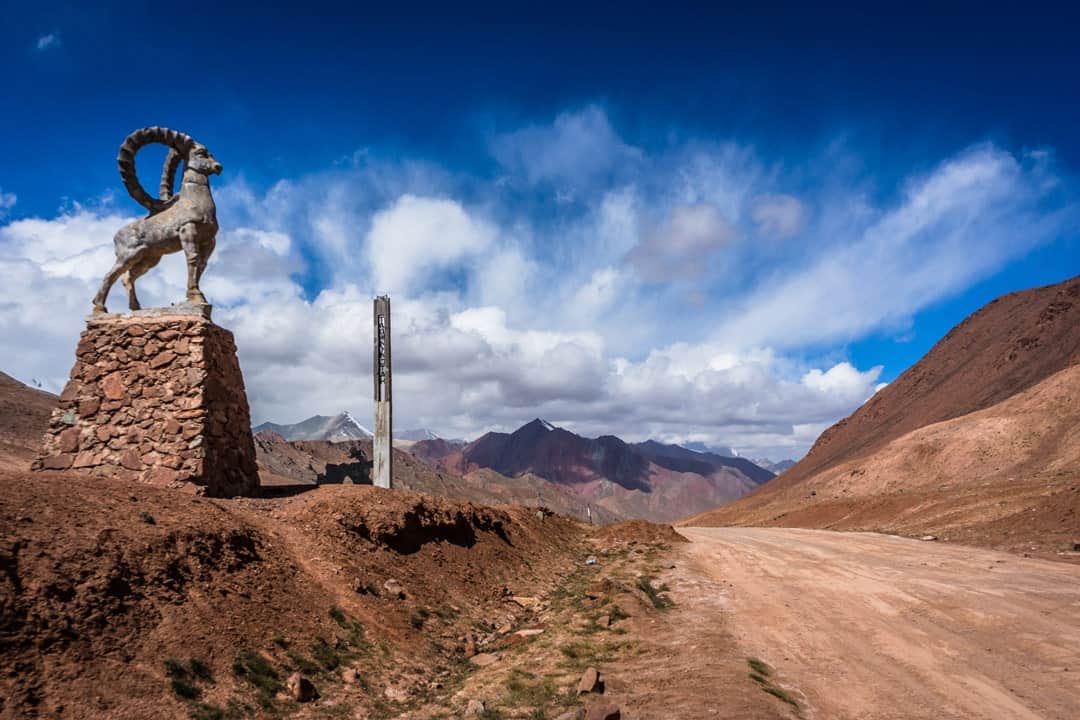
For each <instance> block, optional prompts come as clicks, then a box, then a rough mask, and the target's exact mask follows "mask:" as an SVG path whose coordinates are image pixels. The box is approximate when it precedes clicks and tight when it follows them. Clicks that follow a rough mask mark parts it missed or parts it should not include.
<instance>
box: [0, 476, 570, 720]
mask: <svg viewBox="0 0 1080 720" xmlns="http://www.w3.org/2000/svg"><path fill="white" fill-rule="evenodd" d="M581 539H582V533H581V526H580V525H578V524H577V523H574V522H572V521H569V520H566V519H561V518H558V517H553V516H545V517H543V518H541V517H538V516H537V514H536V513H535V512H533V511H530V510H528V509H524V508H520V509H516V510H515V509H505V510H502V509H491V508H484V507H480V506H475V505H472V504H469V503H454V502H451V501H446V500H438V499H434V498H428V497H424V496H422V495H419V494H417V493H409V492H402V491H394V492H390V491H385V490H380V489H377V488H371V487H356V486H334V487H325V488H319V489H317V490H313V491H311V492H309V493H305V494H304V495H301V496H298V497H293V498H287V499H261V500H260V499H237V500H211V499H207V498H199V497H192V496H189V495H185V494H183V493H179V492H176V491H170V490H166V489H159V488H154V487H148V486H139V485H133V484H131V483H124V482H119V481H112V480H103V479H91V478H84V477H79V476H66V475H63V474H53V473H35V474H33V475H30V474H24V473H11V472H6V471H5V472H0V564H2V566H3V570H4V572H3V574H2V576H0V654H2V655H3V657H4V658H5V660H6V667H7V670H6V672H4V673H3V674H2V675H0V718H32V717H70V718H91V717H93V718H98V717H110V718H146V717H152V716H165V717H188V716H191V717H225V716H230V717H233V716H235V717H255V716H269V715H273V714H275V713H280V714H292V713H294V712H296V711H297V710H299V709H300V708H299V706H297V705H296V704H295V703H292V701H291V700H286V699H282V697H279V696H278V693H279V692H280V691H281V690H282V689H283V686H284V680H285V678H287V677H288V676H289V675H290V674H291V673H292V672H295V671H297V670H300V671H303V672H304V673H305V674H307V675H309V676H310V677H311V678H312V679H313V681H314V683H315V684H316V686H317V688H318V690H319V693H320V695H321V696H322V698H323V699H322V700H320V701H319V702H320V703H322V705H320V707H326V708H329V707H331V706H333V705H335V704H345V703H347V704H348V705H349V706H350V707H356V708H365V707H366V708H369V709H372V708H376V707H378V708H381V710H379V712H384V713H385V712H388V711H394V712H403V711H406V710H407V708H408V707H410V705H411V704H412V703H415V702H420V701H422V700H423V698H424V697H425V693H426V692H428V686H427V685H426V684H425V683H427V681H428V680H430V679H431V678H432V677H433V676H435V675H436V674H439V677H442V678H444V680H443V681H444V682H450V681H452V678H453V677H455V673H459V672H463V670H462V666H464V665H465V662H464V660H465V658H464V655H463V654H462V653H463V649H462V648H461V647H460V641H459V640H460V638H461V637H462V636H463V635H464V634H466V633H467V632H469V631H471V630H472V629H473V628H474V627H485V626H487V623H489V622H490V619H491V618H492V617H494V616H499V615H504V614H506V613H508V612H510V610H507V607H506V606H507V601H506V599H505V597H504V596H505V595H506V591H505V590H504V588H506V587H510V588H512V590H511V592H513V593H514V594H520V595H538V594H541V593H542V592H543V591H544V590H545V589H546V588H549V587H550V586H551V585H552V584H553V583H554V582H555V581H556V580H557V579H558V578H559V577H560V576H561V574H564V573H565V572H568V571H569V569H570V568H571V567H572V566H573V557H574V556H575V553H580V552H581V547H582V546H581V542H580V541H581ZM514 608H517V606H514ZM517 609H518V610H520V608H517ZM455 658H456V660H455ZM345 668H354V669H356V670H357V671H358V672H359V673H360V675H361V676H362V677H363V678H364V681H363V683H357V684H353V685H349V684H347V683H345V682H344V681H343V680H342V675H341V673H342V671H343V670H344V669H345ZM218 713H220V714H218ZM226 714H227V715H226ZM301 714H303V713H301Z"/></svg>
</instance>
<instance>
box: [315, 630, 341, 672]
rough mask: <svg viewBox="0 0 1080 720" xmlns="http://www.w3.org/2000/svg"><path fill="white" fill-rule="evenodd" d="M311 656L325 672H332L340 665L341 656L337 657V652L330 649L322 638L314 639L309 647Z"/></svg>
mask: <svg viewBox="0 0 1080 720" xmlns="http://www.w3.org/2000/svg"><path fill="white" fill-rule="evenodd" d="M311 654H312V656H313V657H314V658H315V660H316V661H318V663H319V664H320V665H322V666H323V667H324V668H326V669H327V670H333V669H334V668H336V667H337V666H338V665H340V664H341V656H340V655H338V653H337V650H335V649H334V648H332V647H330V644H329V643H328V642H326V641H325V640H323V639H322V638H315V642H314V643H312V645H311Z"/></svg>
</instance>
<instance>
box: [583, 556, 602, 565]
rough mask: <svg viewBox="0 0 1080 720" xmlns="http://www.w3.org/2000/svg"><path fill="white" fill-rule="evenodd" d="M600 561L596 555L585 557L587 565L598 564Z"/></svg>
mask: <svg viewBox="0 0 1080 720" xmlns="http://www.w3.org/2000/svg"><path fill="white" fill-rule="evenodd" d="M598 562H600V561H599V560H597V559H596V558H595V557H593V556H592V555H590V556H589V557H587V558H586V559H585V564H586V565H596V564H597V563H598Z"/></svg>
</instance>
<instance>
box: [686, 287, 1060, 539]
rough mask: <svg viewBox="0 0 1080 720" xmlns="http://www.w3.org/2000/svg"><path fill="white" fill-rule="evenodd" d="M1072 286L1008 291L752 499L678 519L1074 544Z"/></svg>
mask: <svg viewBox="0 0 1080 720" xmlns="http://www.w3.org/2000/svg"><path fill="white" fill-rule="evenodd" d="M1077 437H1080V278H1074V279H1072V280H1069V281H1066V282H1063V283H1060V284H1058V285H1052V286H1049V287H1043V288H1037V289H1034V290H1027V291H1024V292H1018V293H1012V294H1010V295H1006V296H1004V297H1001V298H999V299H997V300H995V301H993V302H991V303H989V304H988V305H986V306H985V307H983V308H982V309H980V310H979V311H978V312H976V313H974V314H973V315H972V316H971V317H969V318H967V319H966V320H964V321H963V322H962V323H960V324H959V325H957V326H956V327H955V328H953V329H952V330H951V331H950V332H949V333H948V334H947V335H946V336H945V337H944V338H942V340H941V341H940V342H938V343H937V344H936V345H935V346H934V347H933V348H932V349H931V350H930V352H928V353H927V354H926V356H925V357H923V358H922V359H921V360H920V361H919V362H918V363H916V364H915V365H914V366H912V367H911V368H910V369H909V370H907V371H906V372H905V373H903V374H902V375H901V376H900V377H899V378H897V380H896V381H895V382H893V383H891V384H890V385H889V386H888V387H886V388H885V389H883V390H882V391H881V392H879V393H877V394H876V395H875V396H874V397H873V398H872V399H871V400H870V401H868V402H867V403H866V404H865V405H864V406H863V407H861V408H860V409H859V410H857V411H856V412H855V413H854V414H853V415H851V416H850V417H849V418H846V419H844V420H842V421H840V422H839V423H837V424H836V425H834V426H833V427H832V428H830V429H829V430H827V431H826V432H825V433H823V434H822V436H821V438H820V439H819V440H818V442H817V443H816V444H815V445H814V447H813V448H812V449H811V451H810V453H809V454H808V455H807V456H806V458H804V459H803V460H802V461H801V462H799V463H798V464H797V465H795V466H794V467H793V468H791V469H790V470H788V471H787V472H785V473H784V474H783V475H781V476H779V477H778V478H777V479H776V480H774V481H772V482H770V483H768V484H766V485H764V486H763V487H762V488H760V489H759V490H758V491H757V492H755V493H753V494H752V495H750V496H748V497H746V498H744V499H742V500H741V501H740V502H738V503H735V504H732V505H730V506H727V507H721V508H718V509H717V510H715V511H712V512H708V513H705V514H702V515H699V516H697V517H693V518H690V519H688V520H687V521H686V522H687V523H688V524H705V525H716V524H773V525H793V526H806V527H833V528H845V529H857V528H863V529H880V530H888V531H896V532H904V533H908V534H933V535H935V536H941V537H948V538H949V539H957V540H963V541H968V542H973V543H980V544H992V545H999V546H1002V547H1013V548H1021V547H1022V548H1024V549H1028V550H1030V549H1031V547H1032V546H1034V547H1035V548H1036V550H1038V549H1044V550H1052V549H1065V547H1066V546H1071V543H1073V542H1076V541H1080V537H1075V536H1076V535H1077V529H1078V528H1080V445H1078V444H1077V443H1078V442H1080V441H1078V440H1077Z"/></svg>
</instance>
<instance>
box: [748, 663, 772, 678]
mask: <svg viewBox="0 0 1080 720" xmlns="http://www.w3.org/2000/svg"><path fill="white" fill-rule="evenodd" d="M746 664H747V665H749V666H750V669H751V670H753V671H754V672H755V673H757V674H758V675H764V676H765V677H769V676H770V675H772V669H771V668H770V667H769V666H768V665H767V664H766V663H764V662H762V661H761V660H758V659H757V658H748V659H747V660H746Z"/></svg>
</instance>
